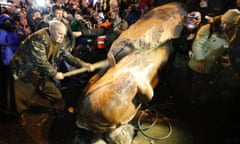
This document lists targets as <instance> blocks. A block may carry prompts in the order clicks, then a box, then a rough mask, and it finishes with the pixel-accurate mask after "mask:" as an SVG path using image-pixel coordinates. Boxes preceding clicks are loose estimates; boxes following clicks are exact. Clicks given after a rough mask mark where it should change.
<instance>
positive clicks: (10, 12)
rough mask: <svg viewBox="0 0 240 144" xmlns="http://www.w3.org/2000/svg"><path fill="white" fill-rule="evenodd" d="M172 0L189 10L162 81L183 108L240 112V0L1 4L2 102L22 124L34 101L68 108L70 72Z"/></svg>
mask: <svg viewBox="0 0 240 144" xmlns="http://www.w3.org/2000/svg"><path fill="white" fill-rule="evenodd" d="M168 2H182V3H183V4H184V5H185V7H186V10H187V11H188V12H189V14H188V15H187V16H185V17H183V26H184V29H183V30H182V33H181V37H180V38H178V39H174V40H173V45H174V48H175V50H174V52H173V53H172V55H171V56H170V58H169V62H168V64H167V65H166V67H165V68H164V69H163V71H161V72H159V75H160V79H161V82H160V84H159V86H160V87H161V83H167V84H168V85H169V87H170V89H173V90H172V94H173V95H174V98H175V99H177V100H176V101H177V104H179V107H180V110H181V109H183V111H181V112H186V114H187V112H188V111H185V110H186V109H185V108H187V109H188V108H189V107H190V108H192V107H193V105H195V104H197V105H198V106H199V105H200V106H202V107H205V106H206V105H208V106H207V108H210V107H214V108H213V109H218V110H220V111H221V112H220V114H219V117H221V124H223V125H226V124H227V122H229V120H232V119H235V116H234V114H235V113H237V112H239V108H238V110H237V106H238V104H237V103H236V102H239V98H238V97H237V96H238V93H239V87H240V85H239V84H240V75H239V74H240V30H239V27H240V11H239V8H240V0H218V1H210V0H197V1H196V0H163V1H162V0H120V1H117V0H110V1H100V0H98V1H97V2H96V3H93V1H86V0H80V1H77V2H76V1H71V0H69V1H66V2H65V3H58V1H54V2H53V1H47V2H46V3H45V6H44V7H40V6H38V5H37V3H36V1H35V0H25V1H21V2H20V4H19V5H16V4H15V3H14V2H12V5H11V6H8V7H1V15H0V35H1V38H0V48H1V55H0V59H1V74H0V81H1V84H0V87H1V94H0V95H1V98H0V100H1V101H0V103H1V104H0V107H1V109H13V107H14V108H15V110H16V111H17V112H18V113H20V119H21V122H20V123H21V124H22V125H25V124H26V123H27V122H26V119H25V117H26V113H25V112H26V111H28V110H29V109H30V108H32V107H34V108H36V107H37V108H38V107H44V108H47V111H48V112H50V113H52V112H54V113H57V112H59V111H62V110H65V109H66V107H65V104H66V102H65V101H64V98H63V96H62V94H61V88H63V83H61V81H62V80H63V79H64V75H63V72H66V71H69V70H71V69H72V68H75V67H86V68H87V69H88V70H89V72H93V71H94V68H93V66H92V64H91V63H94V62H97V61H100V60H103V59H106V58H107V52H108V50H109V48H110V47H111V44H112V43H113V42H114V40H115V39H117V38H118V36H119V35H120V34H121V33H122V32H123V31H124V30H126V29H128V27H130V26H131V25H132V24H134V23H135V22H136V21H137V20H138V19H139V18H141V16H142V15H144V14H145V13H147V12H148V11H149V10H150V9H152V8H154V7H156V6H159V5H162V4H165V3H168ZM88 74H89V75H91V73H88ZM169 76H171V78H170V79H168V78H169ZM171 80H172V81H171ZM67 83H68V84H69V82H67ZM29 84H30V85H29ZM24 85H25V86H24ZM64 86H69V85H64ZM16 88H18V89H17V92H16V91H14V89H16ZM158 88H159V87H158ZM31 89H32V91H31ZM186 89H188V91H186ZM26 90H27V93H26ZM156 91H157V90H156ZM36 92H37V93H38V94H36ZM26 94H27V95H26ZM179 94H184V96H183V97H182V96H180V95H179ZM32 95H38V97H32ZM215 96H217V97H215ZM69 103H71V102H69ZM216 107H217V108H216ZM194 108H195V107H194ZM197 108H199V107H197ZM205 108H206V107H205ZM207 111H208V110H207ZM44 112H46V109H44ZM214 112H216V111H214ZM24 114H25V115H24ZM28 116H29V114H28ZM233 117H234V118H233ZM41 118H42V116H41ZM44 118H45V117H44ZM234 122H235V121H234ZM236 122H237V121H236Z"/></svg>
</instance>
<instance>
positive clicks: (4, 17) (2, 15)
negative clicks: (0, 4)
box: [0, 14, 12, 24]
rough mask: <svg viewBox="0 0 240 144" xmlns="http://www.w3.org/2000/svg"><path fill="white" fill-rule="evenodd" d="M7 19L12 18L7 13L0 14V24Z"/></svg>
mask: <svg viewBox="0 0 240 144" xmlns="http://www.w3.org/2000/svg"><path fill="white" fill-rule="evenodd" d="M7 19H9V20H12V18H11V17H10V16H9V15H7V14H1V15H0V24H3V23H4V21H5V20H7Z"/></svg>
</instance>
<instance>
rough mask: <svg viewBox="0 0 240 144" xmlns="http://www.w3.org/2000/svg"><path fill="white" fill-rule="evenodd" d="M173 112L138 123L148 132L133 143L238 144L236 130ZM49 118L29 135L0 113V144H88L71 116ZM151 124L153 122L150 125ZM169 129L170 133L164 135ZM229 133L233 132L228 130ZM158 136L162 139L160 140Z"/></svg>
mask: <svg viewBox="0 0 240 144" xmlns="http://www.w3.org/2000/svg"><path fill="white" fill-rule="evenodd" d="M157 109H158V108H157ZM175 110H176V109H174V108H173V106H172V105H171V106H170V105H169V106H167V107H166V105H165V106H164V107H162V109H161V111H162V112H164V117H162V116H156V115H154V116H150V117H149V118H147V119H143V120H142V121H140V122H141V125H142V128H146V127H147V128H148V129H147V130H144V134H143V133H141V132H140V130H138V131H137V135H136V137H135V138H134V140H133V144H239V142H240V141H239V138H238V135H239V133H237V132H238V131H237V130H238V129H237V130H236V131H234V132H235V134H234V135H232V136H229V137H226V135H224V130H223V129H221V127H220V125H219V124H217V123H216V122H215V121H214V120H213V118H210V117H208V118H207V117H200V114H198V113H195V114H191V113H189V116H187V117H186V116H182V115H178V114H177V113H176V111H175ZM49 119H50V122H49V123H50V124H49V125H47V126H44V128H43V129H42V130H40V129H38V127H34V128H33V130H32V131H30V133H29V131H28V130H26V129H24V128H23V127H22V126H21V125H20V124H19V119H18V115H17V114H16V113H12V112H7V111H1V113H0V131H1V134H0V144H35V143H36V144H40V143H50V144H72V143H73V144H78V143H79V144H87V143H88V142H84V143H82V142H80V141H79V139H91V138H92V137H93V133H91V132H87V131H84V130H82V129H79V128H77V127H76V126H75V118H74V116H73V115H68V116H65V117H57V118H55V119H51V118H49ZM149 119H150V120H149ZM153 122H155V124H154V125H152V123H153ZM135 124H136V123H135ZM151 125H152V126H151ZM135 126H137V125H135ZM169 126H171V129H170V127H169ZM237 127H238V126H236V128H237ZM45 128H46V129H45ZM48 128H49V135H45V136H43V137H44V138H39V137H38V136H37V135H38V132H37V131H41V133H42V135H44V134H46V133H47V131H46V130H47V129H48ZM170 130H171V134H170V135H168V134H169V131H170ZM229 130H234V129H230V128H229ZM232 132H233V131H232ZM167 135H168V136H167ZM34 137H35V138H34ZM36 137H38V138H39V139H38V138H37V139H36ZM162 137H166V138H165V139H161V138H162ZM43 139H45V140H43ZM159 139H160V140H159Z"/></svg>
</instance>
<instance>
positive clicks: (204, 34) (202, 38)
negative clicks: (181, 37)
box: [188, 24, 229, 73]
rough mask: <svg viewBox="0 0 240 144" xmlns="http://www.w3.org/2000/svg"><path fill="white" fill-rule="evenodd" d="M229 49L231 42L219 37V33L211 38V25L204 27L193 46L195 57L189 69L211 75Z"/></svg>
mask: <svg viewBox="0 0 240 144" xmlns="http://www.w3.org/2000/svg"><path fill="white" fill-rule="evenodd" d="M228 47H229V41H228V40H227V39H226V38H222V37H219V36H218V34H217V32H214V33H213V34H211V36H210V24H207V25H204V26H202V27H201V28H200V29H199V31H198V33H197V36H196V38H195V40H194V42H193V45H192V51H193V54H194V57H193V58H191V59H190V61H189V63H188V64H189V67H190V68H191V69H193V70H194V71H197V72H201V73H210V71H211V69H212V67H213V66H214V63H215V62H216V60H217V58H218V57H219V56H220V55H221V54H222V53H223V52H224V49H225V48H228ZM200 65H201V66H200Z"/></svg>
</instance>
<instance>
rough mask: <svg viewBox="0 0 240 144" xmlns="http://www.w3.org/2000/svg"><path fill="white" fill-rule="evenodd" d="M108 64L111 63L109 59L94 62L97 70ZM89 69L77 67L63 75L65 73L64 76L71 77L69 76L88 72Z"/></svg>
mask: <svg viewBox="0 0 240 144" xmlns="http://www.w3.org/2000/svg"><path fill="white" fill-rule="evenodd" d="M108 65H109V62H108V60H107V59H105V60H102V61H99V62H96V63H93V64H92V66H93V68H94V69H95V70H96V69H100V68H103V67H106V66H108ZM87 71H88V69H87V68H85V67H83V68H79V69H75V70H72V71H69V72H66V73H64V74H63V75H64V77H69V76H72V75H76V74H80V73H84V72H87Z"/></svg>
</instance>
